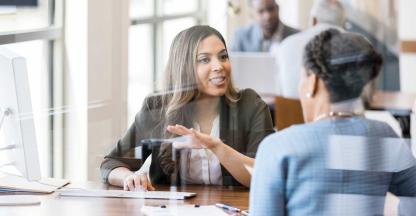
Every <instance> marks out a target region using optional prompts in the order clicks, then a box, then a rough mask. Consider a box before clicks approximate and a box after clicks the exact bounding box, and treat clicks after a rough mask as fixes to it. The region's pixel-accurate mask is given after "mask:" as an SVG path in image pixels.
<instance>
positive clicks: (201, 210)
mask: <svg viewBox="0 0 416 216" xmlns="http://www.w3.org/2000/svg"><path fill="white" fill-rule="evenodd" d="M141 211H142V213H143V214H144V215H147V216H195V215H197V216H229V214H227V213H225V212H224V211H223V210H222V209H219V208H218V207H216V206H214V205H205V206H204V205H201V206H199V207H195V206H194V205H174V206H166V208H161V207H160V206H143V207H142V209H141Z"/></svg>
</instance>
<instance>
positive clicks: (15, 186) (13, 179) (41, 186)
mask: <svg viewBox="0 0 416 216" xmlns="http://www.w3.org/2000/svg"><path fill="white" fill-rule="evenodd" d="M67 184H69V180H67V179H55V178H42V179H40V180H38V181H28V180H27V179H26V178H23V177H21V176H16V175H6V174H1V175H0V192H30V193H52V192H54V191H56V190H57V189H59V188H61V187H63V186H65V185H67Z"/></svg>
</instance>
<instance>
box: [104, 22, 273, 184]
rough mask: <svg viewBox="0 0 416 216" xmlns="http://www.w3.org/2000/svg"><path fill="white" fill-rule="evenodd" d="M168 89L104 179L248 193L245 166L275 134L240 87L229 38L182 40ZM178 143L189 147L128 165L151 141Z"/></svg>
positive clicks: (186, 36)
mask: <svg viewBox="0 0 416 216" xmlns="http://www.w3.org/2000/svg"><path fill="white" fill-rule="evenodd" d="M164 81H165V82H164V89H163V91H162V92H161V93H158V94H154V95H151V96H149V97H147V98H146V99H145V101H144V103H143V107H142V109H141V110H140V112H139V113H138V114H137V115H136V118H135V122H134V123H133V125H132V126H131V127H130V128H129V130H128V131H127V133H126V134H125V135H124V136H123V137H122V138H121V139H120V140H119V141H118V143H117V145H116V147H115V148H114V149H113V150H112V151H111V153H110V154H109V155H107V156H106V157H105V160H104V161H103V162H102V164H101V173H102V176H103V179H104V180H105V181H106V182H108V183H110V184H112V185H117V186H123V187H124V189H125V190H134V189H137V188H144V189H145V190H154V189H155V188H154V186H153V184H162V183H173V181H177V180H178V183H183V184H215V185H240V184H242V185H245V186H247V187H248V186H249V185H250V177H251V176H250V174H249V173H248V171H247V170H246V168H245V165H246V166H253V163H254V159H253V157H254V155H255V153H256V151H257V146H258V144H259V143H260V141H261V140H262V139H263V138H264V137H266V136H267V135H269V134H271V133H272V132H273V126H272V120H271V117H270V111H269V110H268V108H267V105H266V104H265V103H264V102H263V101H262V100H261V98H260V97H259V96H258V95H257V94H256V93H255V92H254V91H253V90H251V89H245V90H241V91H238V90H236V89H235V88H234V87H233V84H232V82H231V64H230V61H229V59H228V52H227V48H226V44H225V41H224V38H223V37H222V35H221V34H220V33H219V32H218V31H217V30H215V29H213V28H211V27H209V26H194V27H191V28H189V29H186V30H183V31H182V32H180V33H179V34H178V35H177V36H176V37H175V39H174V40H173V43H172V45H171V48H170V53H169V60H168V63H167V67H166V71H165V79H164ZM178 136H179V137H185V138H186V139H183V140H182V141H181V142H174V143H173V144H172V143H166V144H163V145H162V146H161V147H160V148H158V149H154V150H153V151H152V154H151V155H150V156H149V157H148V158H143V160H144V163H143V164H142V165H141V166H139V165H140V164H139V160H135V159H131V158H130V159H129V158H127V157H128V155H129V152H132V151H133V150H134V148H135V147H136V146H138V145H139V144H140V142H141V140H143V139H148V138H164V139H170V138H175V137H178ZM178 149H180V152H179V153H178V154H177V155H178V156H177V158H175V157H174V158H172V154H173V151H175V152H176V151H177V150H178ZM174 155H176V154H174ZM139 168H140V169H139ZM176 168H178V169H176ZM136 170H137V171H136ZM172 176H176V177H172ZM171 178H174V179H173V180H172V179H171Z"/></svg>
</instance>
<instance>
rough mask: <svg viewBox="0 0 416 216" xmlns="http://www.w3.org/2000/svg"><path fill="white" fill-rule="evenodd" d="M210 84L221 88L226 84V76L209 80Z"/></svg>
mask: <svg viewBox="0 0 416 216" xmlns="http://www.w3.org/2000/svg"><path fill="white" fill-rule="evenodd" d="M209 82H210V83H211V84H213V85H215V86H220V85H222V84H224V83H225V76H218V77H213V78H210V79H209Z"/></svg>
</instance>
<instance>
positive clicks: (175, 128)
mask: <svg viewBox="0 0 416 216" xmlns="http://www.w3.org/2000/svg"><path fill="white" fill-rule="evenodd" d="M167 130H168V131H169V132H171V133H173V134H177V135H180V136H184V135H187V134H190V133H191V130H189V129H188V128H186V127H184V126H182V125H169V126H168V127H167Z"/></svg>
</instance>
